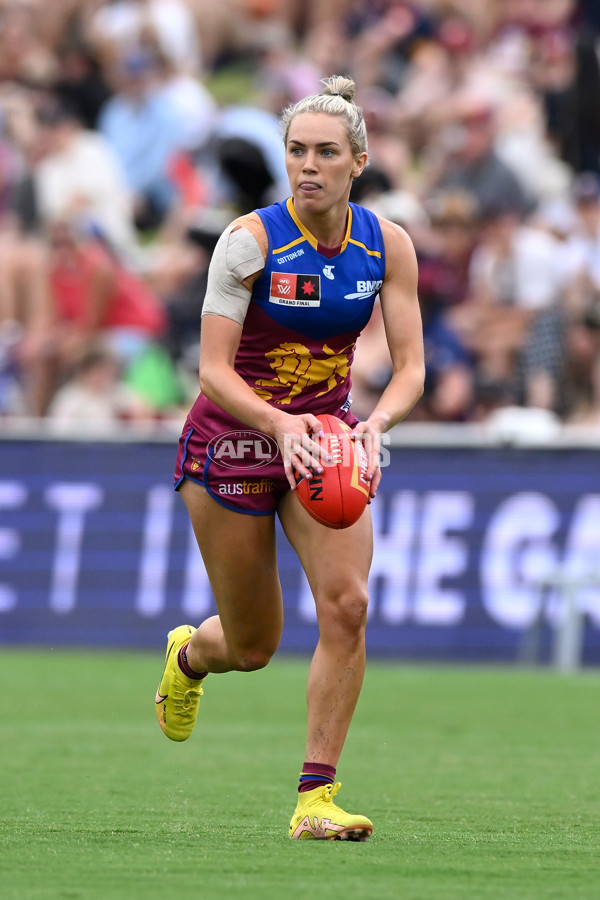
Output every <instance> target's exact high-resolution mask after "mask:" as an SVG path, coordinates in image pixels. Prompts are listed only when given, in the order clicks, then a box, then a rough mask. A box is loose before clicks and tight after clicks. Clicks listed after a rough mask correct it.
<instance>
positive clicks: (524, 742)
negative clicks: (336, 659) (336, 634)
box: [0, 650, 600, 900]
mask: <svg viewBox="0 0 600 900" xmlns="http://www.w3.org/2000/svg"><path fill="white" fill-rule="evenodd" d="M160 669H161V658H160V653H156V654H152V655H150V654H136V653H134V654H131V655H125V654H120V653H119V654H116V653H115V654H104V653H96V652H90V653H88V654H85V655H84V654H83V653H75V652H62V651H61V652H58V651H54V652H51V651H41V652H40V653H36V652H32V653H30V654H28V655H25V654H23V653H22V652H18V651H14V650H3V651H2V652H1V653H0V672H1V674H2V684H3V702H2V723H1V726H0V735H1V740H0V770H1V772H2V789H1V792H0V797H1V804H0V896H1V897H2V898H3V900H29V898H44V897H47V898H50V897H52V898H54V897H56V898H104V900H111V898H132V900H137V898H141V900H153V898H167V900H170V898H185V900H188V898H190V900H191V898H202V900H238V898H239V900H242V898H244V900H284V898H286V900H287V898H292V897H293V898H310V900H321V898H344V900H346V898H348V900H350V898H351V900H387V898H390V900H391V898H393V900H399V898H402V900H433V898H435V900H438V898H440V900H455V898H456V900H466V898H473V900H479V898H490V900H492V898H493V900H499V898H510V900H521V898H540V900H541V898H543V900H546V898H565V900H574V898H590V900H595V898H597V897H599V896H600V828H599V825H598V820H599V811H600V777H599V770H600V742H599V740H598V738H599V727H598V710H599V707H600V675H598V674H596V673H586V674H582V675H580V676H575V677H561V676H558V675H555V674H553V673H550V672H527V671H518V670H511V669H506V670H503V669H491V668H482V669H479V668H472V669H465V668H459V669H454V668H448V667H440V668H432V667H423V668H421V667H417V666H413V667H405V666H396V665H391V664H390V665H383V664H371V665H370V667H369V671H368V674H367V680H366V682H365V688H364V690H363V694H362V697H361V701H360V704H359V708H358V711H357V714H356V717H355V720H354V723H353V726H352V731H351V735H350V739H349V741H348V744H347V747H346V750H345V751H344V756H343V758H342V762H341V765H340V768H339V771H338V774H339V777H340V778H341V780H342V781H343V783H344V787H343V790H342V793H341V794H340V796H339V801H340V803H341V805H346V806H347V807H348V808H355V809H356V810H361V811H364V812H366V813H367V814H368V815H369V816H370V817H371V818H372V819H373V820H374V822H375V827H376V831H375V834H374V835H373V837H372V839H371V840H370V841H369V842H367V843H364V844H350V843H330V842H321V841H317V842H295V841H290V840H289V838H288V837H287V825H288V822H289V817H290V815H291V812H292V808H293V805H294V803H295V787H296V778H297V773H298V770H299V767H300V765H301V763H302V751H303V745H304V678H305V673H306V662H305V661H297V660H296V661H291V660H286V659H284V658H281V659H280V660H279V661H275V662H274V663H272V664H271V666H269V668H267V669H266V670H264V671H262V672H258V673H255V674H252V675H238V674H231V675H225V676H220V677H214V678H211V679H210V680H209V681H208V682H207V684H206V694H205V697H204V700H203V702H202V709H201V720H200V721H199V724H198V726H197V729H196V732H195V733H194V735H193V736H192V738H191V739H190V740H189V741H188V742H187V743H185V744H173V743H171V742H170V741H168V740H166V739H165V738H164V737H163V735H162V734H161V733H160V731H159V729H158V725H157V724H156V721H155V718H154V711H153V705H154V703H153V695H154V691H155V688H156V684H157V681H158V677H159V674H160Z"/></svg>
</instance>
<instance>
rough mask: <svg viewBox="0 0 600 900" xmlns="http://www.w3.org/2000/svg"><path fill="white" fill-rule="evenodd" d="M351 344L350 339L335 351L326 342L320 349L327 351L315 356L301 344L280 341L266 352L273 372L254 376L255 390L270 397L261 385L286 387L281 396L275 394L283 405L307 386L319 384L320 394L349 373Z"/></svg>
mask: <svg viewBox="0 0 600 900" xmlns="http://www.w3.org/2000/svg"><path fill="white" fill-rule="evenodd" d="M353 348H354V344H353V343H352V344H348V346H347V347H343V348H342V349H341V350H339V351H338V352H337V353H336V352H335V350H331V349H330V348H329V347H328V346H327V344H325V345H324V346H323V352H324V353H325V354H326V355H325V356H324V357H315V356H313V354H312V353H311V351H310V350H309V349H308V347H305V346H304V344H295V343H288V342H285V343H282V344H280V345H279V347H276V348H275V349H274V350H269V351H268V352H267V353H265V357H266V358H267V359H268V360H269V365H270V366H271V368H272V369H273V371H274V372H275V376H274V377H273V378H270V379H262V378H261V379H259V380H257V381H256V382H255V387H254V390H255V392H256V393H257V394H258V395H259V396H260V397H262V398H263V400H271V399H272V397H273V394H272V393H271V392H270V391H269V390H264V388H275V389H281V388H285V389H286V390H287V394H286V395H285V396H284V397H283V398H281V397H277V399H276V400H275V402H276V403H280V404H282V405H286V404H288V403H291V402H292V400H293V399H294V397H298V396H299V395H300V394H302V392H303V391H305V390H306V389H307V388H312V387H314V386H315V385H319V384H322V385H323V390H322V391H319V393H318V394H317V395H316V396H317V397H322V396H323V394H328V393H329V391H332V390H333V389H334V388H335V387H337V385H338V384H341V383H342V382H343V381H344V380H345V379H346V378H347V377H348V373H349V371H350V364H349V359H348V356H349V353H350V352H351V351H352V349H353ZM278 393H279V391H278Z"/></svg>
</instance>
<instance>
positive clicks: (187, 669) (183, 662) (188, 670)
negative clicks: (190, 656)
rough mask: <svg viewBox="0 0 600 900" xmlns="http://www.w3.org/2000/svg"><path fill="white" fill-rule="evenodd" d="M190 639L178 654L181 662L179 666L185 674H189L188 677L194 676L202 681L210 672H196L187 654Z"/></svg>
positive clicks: (178, 660) (178, 659)
mask: <svg viewBox="0 0 600 900" xmlns="http://www.w3.org/2000/svg"><path fill="white" fill-rule="evenodd" d="M188 644H189V641H188V642H187V644H185V645H184V646H183V647H182V648H181V650H180V651H179V653H178V655H177V662H178V663H179V668H180V669H181V671H182V672H183V674H184V675H187V677H188V678H193V679H194V680H195V681H200V680H201V679H202V678H206V676H207V675H208V672H194V670H193V669H192V667H191V666H190V664H189V663H188V661H187V656H186V653H185V651H186V650H187V648H188Z"/></svg>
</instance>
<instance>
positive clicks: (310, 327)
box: [236, 198, 385, 415]
mask: <svg viewBox="0 0 600 900" xmlns="http://www.w3.org/2000/svg"><path fill="white" fill-rule="evenodd" d="M256 212H257V213H258V215H259V216H260V218H261V220H262V222H263V224H264V226H265V229H266V232H267V236H268V241H269V246H268V251H267V258H266V261H265V268H264V270H263V272H262V274H261V276H260V277H259V278H258V280H257V281H256V283H255V285H254V290H253V293H252V300H251V302H250V306H249V309H248V313H247V316H246V320H245V322H244V327H243V331H242V338H241V342H240V347H239V351H238V354H237V357H236V370H237V371H238V372H239V374H240V375H241V376H242V377H243V378H244V379H245V380H246V381H247V383H248V384H249V385H250V386H251V387H252V388H253V390H254V391H255V392H256V393H257V394H259V396H261V397H263V399H265V400H267V401H268V402H269V403H272V404H274V405H277V406H280V407H281V408H283V409H286V410H288V411H290V412H313V413H325V412H331V413H334V414H337V415H340V410H347V409H348V405H349V394H350V387H351V381H350V366H351V364H352V359H353V356H354V347H355V343H356V339H357V337H358V335H359V334H360V332H361V330H362V329H363V328H364V326H365V325H366V323H367V322H368V320H369V318H370V316H371V313H372V311H373V304H374V302H375V298H376V296H377V294H378V292H379V289H380V287H381V285H382V283H383V278H384V275H385V252H384V244H383V236H382V233H381V228H380V225H379V221H378V219H377V217H376V216H375V215H374V214H373V213H371V212H370V211H369V210H366V209H364V208H363V207H360V206H356V205H355V204H353V203H351V204H349V212H348V226H347V230H346V235H345V238H344V241H343V243H342V246H341V249H340V252H339V253H338V254H337V255H336V256H334V257H332V258H328V257H326V256H324V255H323V254H322V253H320V252H319V250H318V243H317V241H316V240H315V238H314V237H313V235H312V234H311V233H310V232H309V231H307V229H306V228H305V227H304V225H303V224H302V223H301V222H300V220H299V219H298V217H297V216H296V213H295V211H294V206H293V202H292V199H291V198H290V199H288V200H287V201H286V202H282V203H275V204H273V205H272V206H269V207H267V208H265V209H259V210H256Z"/></svg>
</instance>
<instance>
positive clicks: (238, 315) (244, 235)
mask: <svg viewBox="0 0 600 900" xmlns="http://www.w3.org/2000/svg"><path fill="white" fill-rule="evenodd" d="M261 244H262V245H263V246H264V249H263V246H261ZM266 250H267V236H266V233H265V229H264V226H263V224H262V222H261V220H260V218H259V217H258V216H257V215H256V214H250V215H248V216H243V217H241V218H239V219H236V220H235V221H234V222H232V224H231V225H229V227H228V228H226V229H225V231H224V232H223V234H222V235H221V237H220V238H219V240H218V242H217V245H216V247H215V250H214V253H213V255H212V259H211V262H210V266H209V269H208V284H207V288H206V296H205V298H204V305H203V307H202V315H203V316H204V315H215V316H225V317H226V318H228V319H233V320H234V321H236V322H238V323H239V324H240V325H243V324H244V319H245V317H246V312H247V310H248V305H249V303H250V298H251V287H252V284H253V282H254V280H255V278H254V276H256V275H257V274H258V273H259V272H261V271H262V270H263V268H264V265H265V255H266Z"/></svg>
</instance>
